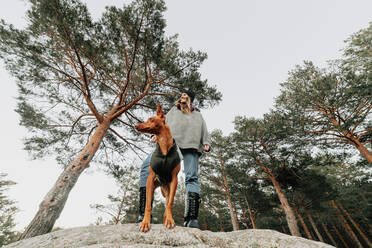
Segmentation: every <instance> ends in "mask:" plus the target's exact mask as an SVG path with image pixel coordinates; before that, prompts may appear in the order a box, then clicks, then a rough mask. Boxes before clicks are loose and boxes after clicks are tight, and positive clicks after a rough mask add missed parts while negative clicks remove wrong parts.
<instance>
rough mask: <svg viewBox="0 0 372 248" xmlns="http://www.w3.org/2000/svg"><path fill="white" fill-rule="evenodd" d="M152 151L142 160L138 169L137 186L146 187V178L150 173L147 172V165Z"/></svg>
mask: <svg viewBox="0 0 372 248" xmlns="http://www.w3.org/2000/svg"><path fill="white" fill-rule="evenodd" d="M151 156H152V153H150V154H149V155H148V156H147V158H146V159H145V160H143V162H142V165H141V171H140V180H139V186H140V188H141V187H146V182H147V178H148V177H149V175H150V172H149V166H150V160H151Z"/></svg>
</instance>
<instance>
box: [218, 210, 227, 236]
mask: <svg viewBox="0 0 372 248" xmlns="http://www.w3.org/2000/svg"><path fill="white" fill-rule="evenodd" d="M217 215H218V219H219V221H220V232H224V231H225V230H224V228H223V224H222V214H221V213H220V212H219V211H217Z"/></svg>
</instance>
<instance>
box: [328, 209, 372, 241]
mask: <svg viewBox="0 0 372 248" xmlns="http://www.w3.org/2000/svg"><path fill="white" fill-rule="evenodd" d="M335 204H336V203H335ZM338 205H339V207H340V209H341V210H342V211H343V212H344V213H345V215H346V217H348V219H349V221H350V222H351V224H353V226H354V227H355V229H356V230H357V231H358V232H359V234H360V236H362V238H363V239H364V241H365V242H366V243H367V245H368V247H370V248H372V243H371V241H369V239H368V237H367V235H365V234H364V232H363V231H362V230H361V229H360V227H359V225H358V224H357V223H356V222H355V221H354V220H353V218H351V216H350V214H349V212H348V211H346V209H344V208H343V207H342V205H341V203H339V204H338Z"/></svg>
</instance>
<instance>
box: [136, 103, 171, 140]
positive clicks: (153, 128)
mask: <svg viewBox="0 0 372 248" xmlns="http://www.w3.org/2000/svg"><path fill="white" fill-rule="evenodd" d="M164 125H165V115H164V112H163V108H162V107H161V106H160V105H159V104H158V105H157V107H156V115H155V116H153V117H150V118H149V119H148V120H147V121H146V122H144V123H140V124H138V125H137V126H136V129H137V130H138V131H139V132H141V133H149V134H159V132H160V130H161V128H162V127H164Z"/></svg>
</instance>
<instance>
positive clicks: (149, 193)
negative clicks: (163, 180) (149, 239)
mask: <svg viewBox="0 0 372 248" xmlns="http://www.w3.org/2000/svg"><path fill="white" fill-rule="evenodd" d="M149 171H150V175H149V176H148V178H147V182H146V207H145V215H144V217H143V221H142V223H141V226H140V231H141V232H147V231H149V230H150V222H151V201H152V197H153V195H154V191H155V186H156V185H155V180H156V177H155V173H154V171H153V170H152V169H151V167H149Z"/></svg>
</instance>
